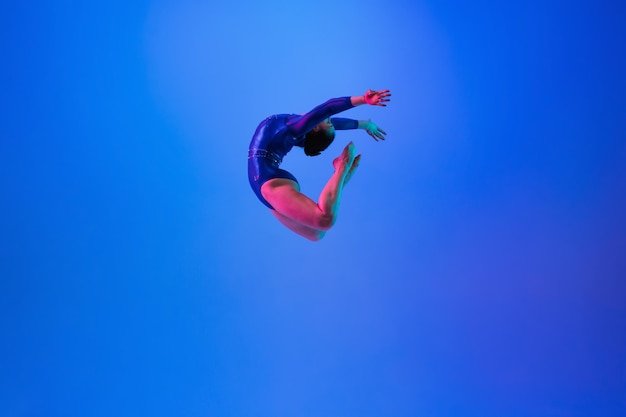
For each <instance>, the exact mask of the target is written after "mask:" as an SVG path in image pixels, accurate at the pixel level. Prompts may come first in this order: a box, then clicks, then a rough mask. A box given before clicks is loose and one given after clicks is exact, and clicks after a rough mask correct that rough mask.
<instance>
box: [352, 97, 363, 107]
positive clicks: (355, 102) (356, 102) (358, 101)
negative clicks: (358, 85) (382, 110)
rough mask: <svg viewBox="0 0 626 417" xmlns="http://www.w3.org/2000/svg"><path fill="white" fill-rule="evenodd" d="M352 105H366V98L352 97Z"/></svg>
mask: <svg viewBox="0 0 626 417" xmlns="http://www.w3.org/2000/svg"><path fill="white" fill-rule="evenodd" d="M350 103H352V105H353V106H360V105H361V104H365V96H352V97H350Z"/></svg>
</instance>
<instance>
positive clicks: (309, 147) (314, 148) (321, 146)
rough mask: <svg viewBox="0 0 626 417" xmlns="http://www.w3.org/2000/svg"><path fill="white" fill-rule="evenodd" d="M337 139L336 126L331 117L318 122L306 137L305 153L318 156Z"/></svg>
mask: <svg viewBox="0 0 626 417" xmlns="http://www.w3.org/2000/svg"><path fill="white" fill-rule="evenodd" d="M334 139H335V127H334V126H333V124H332V123H331V122H330V118H328V119H326V120H324V121H323V122H322V123H320V124H318V125H317V126H315V127H314V128H313V130H311V131H310V132H309V133H307V134H306V136H305V137H304V153H305V154H307V155H309V156H317V155H319V154H321V153H322V151H323V150H325V149H326V148H328V146H329V145H330V144H331V143H332V142H333V140H334Z"/></svg>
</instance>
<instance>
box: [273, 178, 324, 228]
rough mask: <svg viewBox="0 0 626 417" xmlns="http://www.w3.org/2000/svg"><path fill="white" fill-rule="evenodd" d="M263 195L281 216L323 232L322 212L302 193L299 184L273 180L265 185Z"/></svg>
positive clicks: (278, 179)
mask: <svg viewBox="0 0 626 417" xmlns="http://www.w3.org/2000/svg"><path fill="white" fill-rule="evenodd" d="M261 193H262V195H263V197H264V198H265V200H267V201H268V202H269V204H271V205H272V207H273V208H274V210H276V211H277V212H278V213H280V214H281V215H283V216H285V217H287V218H289V219H291V220H293V221H296V222H298V223H301V224H303V225H304V226H307V227H310V228H313V229H317V230H321V229H319V220H320V215H321V214H322V213H321V210H320V209H319V207H318V205H317V203H316V202H315V201H313V200H311V199H310V198H309V197H307V196H305V195H304V194H302V193H301V192H300V186H299V185H298V183H297V182H295V181H292V180H288V179H285V178H275V179H271V180H269V181H267V182H266V183H265V184H263V186H262V187H261Z"/></svg>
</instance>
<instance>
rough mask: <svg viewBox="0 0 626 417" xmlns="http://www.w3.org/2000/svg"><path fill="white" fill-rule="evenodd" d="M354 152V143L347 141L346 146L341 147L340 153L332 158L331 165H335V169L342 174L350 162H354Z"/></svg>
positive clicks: (350, 164) (348, 168) (347, 168)
mask: <svg viewBox="0 0 626 417" xmlns="http://www.w3.org/2000/svg"><path fill="white" fill-rule="evenodd" d="M355 153H356V147H355V146H354V143H352V142H350V143H348V144H347V145H346V147H345V148H343V152H341V155H339V156H338V157H336V158H335V159H334V160H333V167H335V171H338V172H341V173H342V174H343V173H345V172H347V171H349V170H350V167H351V166H352V163H353V162H354V158H355V156H354V155H355Z"/></svg>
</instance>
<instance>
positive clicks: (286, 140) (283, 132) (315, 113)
mask: <svg viewBox="0 0 626 417" xmlns="http://www.w3.org/2000/svg"><path fill="white" fill-rule="evenodd" d="M352 107H354V106H353V105H352V103H351V102H350V97H341V98H334V99H330V100H328V101H327V102H326V103H324V104H321V105H319V106H317V107H316V108H314V109H313V110H311V111H310V112H308V113H307V114H305V115H303V116H300V115H296V114H276V115H274V116H270V117H268V118H267V119H265V120H263V121H262V122H261V123H260V124H259V126H258V127H257V129H256V132H255V133H254V136H253V137H252V141H251V142H250V148H249V149H248V180H249V181H250V186H252V190H253V191H254V193H255V194H256V196H257V197H258V198H259V200H261V202H262V203H263V204H265V205H266V206H267V207H269V208H270V209H273V207H272V206H271V205H270V203H268V202H267V201H266V200H265V198H263V195H262V194H261V186H262V185H263V184H264V183H265V182H266V181H268V180H270V179H273V178H286V179H289V180H292V181H295V182H298V180H296V178H295V177H294V176H293V175H291V173H289V172H287V171H285V170H284V169H280V168H279V167H280V163H281V162H282V161H283V157H284V156H285V155H286V154H287V153H288V152H289V151H290V150H291V148H293V147H294V145H296V144H301V143H303V142H304V135H306V134H307V133H308V132H309V131H311V130H313V128H314V127H315V126H317V125H318V124H319V123H321V122H322V121H324V119H327V118H328V117H330V116H332V115H333V114H337V113H340V112H342V111H345V110H348V109H350V108H352ZM330 121H331V123H332V124H333V126H334V127H335V129H336V130H346V129H356V128H358V121H357V120H351V119H342V118H332V119H330Z"/></svg>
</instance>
